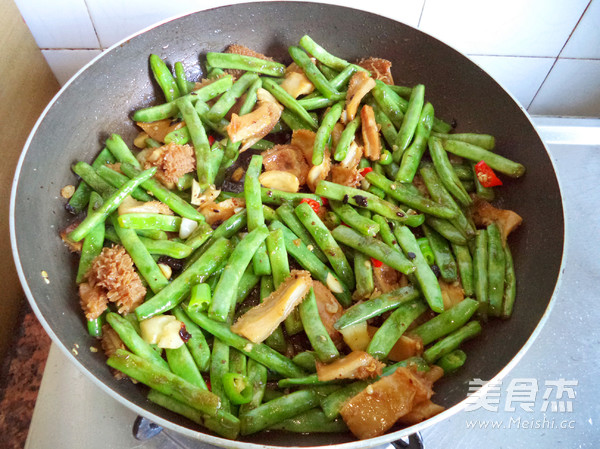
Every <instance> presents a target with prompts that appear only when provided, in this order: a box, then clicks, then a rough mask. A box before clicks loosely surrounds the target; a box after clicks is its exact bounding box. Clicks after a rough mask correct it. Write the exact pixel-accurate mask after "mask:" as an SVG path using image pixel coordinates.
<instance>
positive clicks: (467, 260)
mask: <svg viewBox="0 0 600 449" xmlns="http://www.w3.org/2000/svg"><path fill="white" fill-rule="evenodd" d="M452 251H453V252H454V256H456V263H457V265H458V272H459V273H460V283H461V285H462V288H463V290H464V292H465V296H473V295H474V294H475V290H474V287H473V259H472V258H471V252H470V251H469V248H468V247H467V246H465V245H456V244H455V243H452Z"/></svg>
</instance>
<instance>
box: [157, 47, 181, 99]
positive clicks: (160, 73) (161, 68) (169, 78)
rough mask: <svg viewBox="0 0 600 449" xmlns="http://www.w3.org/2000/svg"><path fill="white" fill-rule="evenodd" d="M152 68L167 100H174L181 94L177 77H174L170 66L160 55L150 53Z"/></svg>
mask: <svg viewBox="0 0 600 449" xmlns="http://www.w3.org/2000/svg"><path fill="white" fill-rule="evenodd" d="M150 68H151V69H152V74H153V75H154V79H155V80H156V82H157V83H158V85H159V86H160V88H161V89H162V91H163V93H164V94H165V99H166V100H167V101H173V100H175V99H176V98H179V97H180V96H181V93H180V92H179V87H178V86H177V82H176V81H175V78H173V75H172V74H171V72H170V70H169V68H168V67H167V65H166V64H165V62H164V61H163V60H162V59H161V58H160V57H159V56H157V55H154V54H151V55H150Z"/></svg>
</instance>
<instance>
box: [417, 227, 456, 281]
mask: <svg viewBox="0 0 600 449" xmlns="http://www.w3.org/2000/svg"><path fill="white" fill-rule="evenodd" d="M423 232H424V233H425V237H427V240H428V241H429V246H430V248H431V251H432V252H433V255H434V258H435V264H436V265H437V266H438V268H439V269H440V273H441V274H442V279H444V280H445V281H447V282H454V281H456V280H457V279H458V270H457V267H456V261H455V260H454V257H453V256H452V249H451V248H450V243H448V241H447V240H446V239H445V238H444V237H442V236H441V235H440V234H438V233H437V232H436V231H435V230H433V229H431V228H430V227H429V226H427V225H423Z"/></svg>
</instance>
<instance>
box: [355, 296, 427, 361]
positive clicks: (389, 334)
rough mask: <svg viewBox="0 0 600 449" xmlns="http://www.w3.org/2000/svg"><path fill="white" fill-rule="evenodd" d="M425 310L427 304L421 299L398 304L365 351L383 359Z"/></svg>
mask: <svg viewBox="0 0 600 449" xmlns="http://www.w3.org/2000/svg"><path fill="white" fill-rule="evenodd" d="M426 310H427V304H425V303H424V302H423V301H422V300H421V299H416V300H413V301H409V302H404V303H402V304H400V306H398V307H397V308H396V310H394V311H393V312H392V313H391V315H390V316H389V317H388V318H387V319H386V320H385V321H384V322H383V324H382V325H381V326H380V327H379V329H378V330H377V332H375V334H374V335H373V338H371V342H370V343H369V346H368V347H367V352H368V353H369V354H371V355H372V356H373V357H375V358H377V359H379V360H382V359H385V358H386V357H387V356H388V354H389V353H390V351H391V350H392V348H393V347H394V345H395V344H396V342H397V341H398V339H399V338H400V337H401V336H402V334H403V333H404V332H405V331H406V329H407V328H408V326H409V325H410V324H411V323H412V322H413V321H414V320H416V319H417V318H418V317H419V316H420V315H421V314H422V313H424V312H425V311H426Z"/></svg>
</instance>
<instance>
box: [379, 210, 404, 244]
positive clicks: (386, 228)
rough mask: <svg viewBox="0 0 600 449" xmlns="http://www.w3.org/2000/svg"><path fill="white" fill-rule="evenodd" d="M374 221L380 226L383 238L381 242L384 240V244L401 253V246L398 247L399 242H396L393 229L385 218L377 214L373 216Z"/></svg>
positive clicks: (380, 233) (380, 234)
mask: <svg viewBox="0 0 600 449" xmlns="http://www.w3.org/2000/svg"><path fill="white" fill-rule="evenodd" d="M373 221H374V222H375V223H377V224H378V225H379V236H380V237H381V240H383V243H385V244H386V245H388V246H390V247H392V248H394V249H395V250H397V251H401V249H400V245H398V242H397V241H396V236H395V235H394V233H393V232H392V228H390V224H389V223H388V221H387V220H386V219H385V217H382V216H381V215H377V214H375V215H373Z"/></svg>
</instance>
